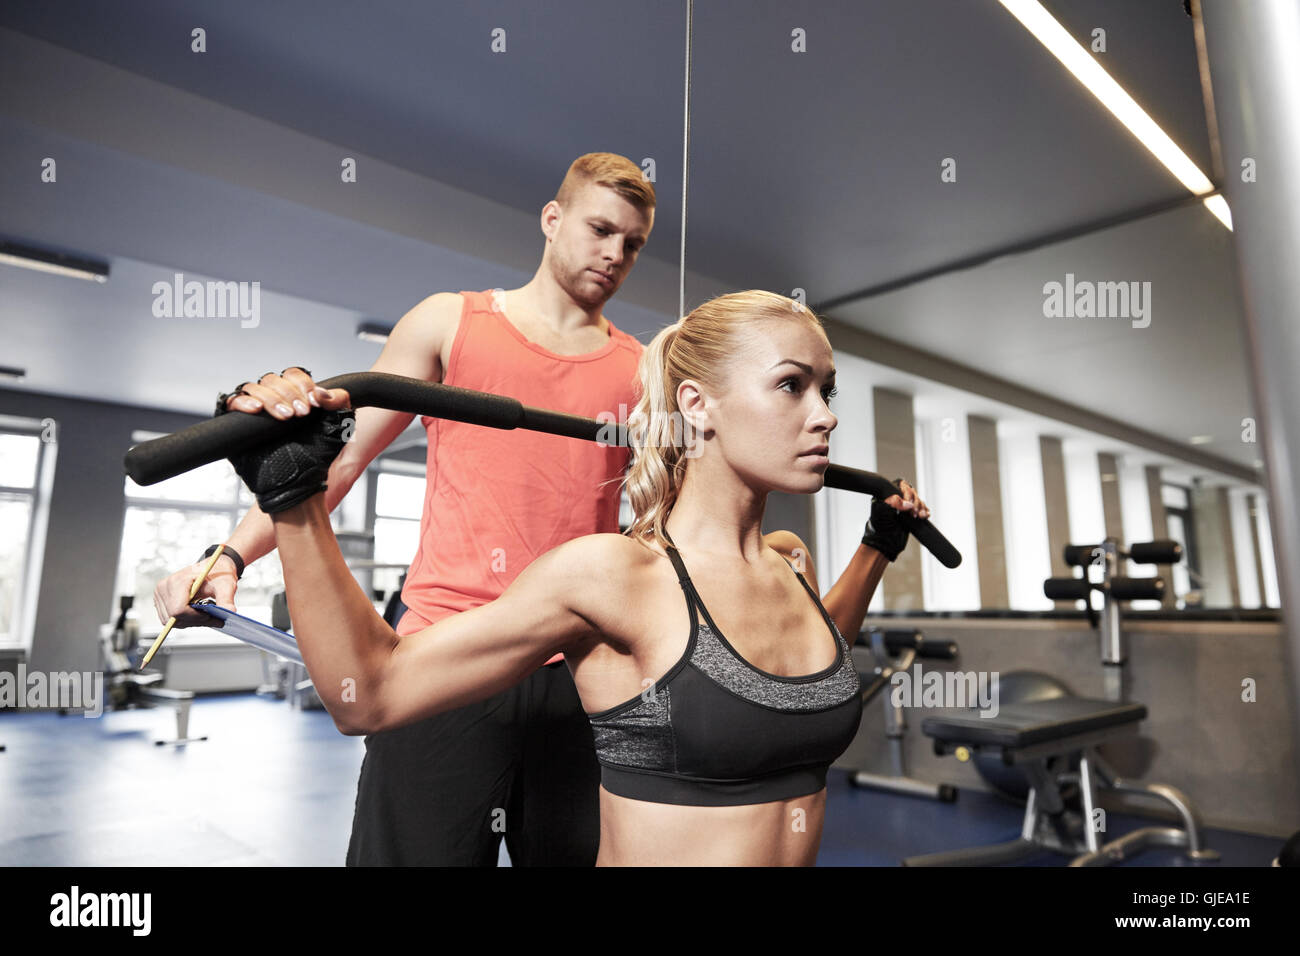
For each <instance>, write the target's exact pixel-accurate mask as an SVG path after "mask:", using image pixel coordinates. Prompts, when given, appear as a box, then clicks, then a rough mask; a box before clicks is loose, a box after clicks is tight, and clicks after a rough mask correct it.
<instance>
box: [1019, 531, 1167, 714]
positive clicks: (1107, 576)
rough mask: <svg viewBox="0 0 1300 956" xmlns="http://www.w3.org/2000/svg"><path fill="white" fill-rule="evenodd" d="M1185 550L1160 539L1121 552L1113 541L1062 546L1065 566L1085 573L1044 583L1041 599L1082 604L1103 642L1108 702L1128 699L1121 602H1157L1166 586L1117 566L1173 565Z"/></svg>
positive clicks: (1161, 582) (1104, 683) (1126, 652)
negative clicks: (1097, 572) (1093, 573)
mask: <svg viewBox="0 0 1300 956" xmlns="http://www.w3.org/2000/svg"><path fill="white" fill-rule="evenodd" d="M1182 556H1183V548H1182V545H1180V544H1179V543H1178V542H1177V541H1172V540H1169V539H1160V540H1156V541H1143V542H1140V543H1138V544H1133V545H1130V546H1129V549H1128V550H1127V551H1125V550H1124V549H1122V548H1121V547H1120V545H1119V542H1118V540H1116V539H1115V538H1107V539H1106V540H1104V541H1103V542H1102V543H1101V544H1087V545H1066V547H1065V563H1066V564H1067V565H1069V566H1071V567H1077V568H1082V569H1083V577H1070V578H1048V579H1047V580H1046V581H1044V582H1043V593H1044V594H1046V595H1047V596H1048V597H1049V598H1051V599H1052V600H1054V601H1070V600H1082V601H1083V602H1084V604H1085V606H1086V607H1085V612H1086V613H1087V615H1088V621H1089V623H1090V624H1091V625H1092V627H1093V628H1094V629H1096V630H1097V633H1098V635H1099V637H1100V639H1101V666H1102V687H1103V694H1104V695H1105V697H1106V699H1107V700H1124V699H1126V697H1127V696H1128V687H1127V685H1126V683H1125V670H1124V665H1125V664H1126V663H1127V662H1128V649H1127V647H1126V646H1125V644H1124V632H1123V629H1122V628H1121V627H1120V602H1121V601H1138V600H1157V601H1158V600H1161V599H1162V598H1163V597H1164V594H1165V582H1164V581H1163V580H1161V579H1160V578H1156V577H1152V578H1130V577H1126V576H1124V575H1122V574H1120V568H1121V565H1120V563H1119V562H1120V560H1121V559H1122V558H1127V559H1129V560H1130V561H1132V562H1134V563H1135V564H1177V563H1178V562H1179V561H1181V560H1182ZM1092 567H1097V568H1100V569H1101V580H1100V581H1096V582H1094V581H1091V580H1090V579H1089V577H1088V569H1089V568H1092ZM1094 591H1095V592H1097V593H1099V594H1100V595H1101V609H1100V611H1097V610H1094V609H1093V606H1092V594H1093V592H1094Z"/></svg>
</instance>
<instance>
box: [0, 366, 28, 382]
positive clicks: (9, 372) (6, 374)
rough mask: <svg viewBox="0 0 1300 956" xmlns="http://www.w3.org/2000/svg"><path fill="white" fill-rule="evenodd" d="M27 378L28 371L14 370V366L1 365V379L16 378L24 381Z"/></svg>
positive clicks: (22, 369) (23, 369)
mask: <svg viewBox="0 0 1300 956" xmlns="http://www.w3.org/2000/svg"><path fill="white" fill-rule="evenodd" d="M26 377H27V369H25V368H14V366H12V365H0V378H14V379H17V380H18V381H20V382H21V381H22V380H23V379H25V378H26Z"/></svg>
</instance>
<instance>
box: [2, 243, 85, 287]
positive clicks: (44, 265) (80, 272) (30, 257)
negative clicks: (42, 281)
mask: <svg viewBox="0 0 1300 956" xmlns="http://www.w3.org/2000/svg"><path fill="white" fill-rule="evenodd" d="M0 262H2V263H4V264H5V265H10V266H21V267H22V268H24V269H35V270H36V271H37V272H49V273H52V274H54V275H60V276H71V277H72V278H74V279H90V280H92V281H94V282H107V281H108V263H107V262H97V261H95V260H94V259H82V258H79V257H78V256H65V255H63V254H62V253H59V252H47V251H45V250H44V249H33V248H31V247H30V246H20V245H18V244H17V243H15V242H0Z"/></svg>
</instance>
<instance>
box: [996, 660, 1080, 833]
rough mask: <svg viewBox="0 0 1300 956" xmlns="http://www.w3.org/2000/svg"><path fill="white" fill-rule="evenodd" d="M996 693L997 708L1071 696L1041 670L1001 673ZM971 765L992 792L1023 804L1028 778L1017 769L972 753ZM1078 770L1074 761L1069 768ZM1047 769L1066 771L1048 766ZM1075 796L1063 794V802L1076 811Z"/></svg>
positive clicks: (1069, 692)
mask: <svg viewBox="0 0 1300 956" xmlns="http://www.w3.org/2000/svg"><path fill="white" fill-rule="evenodd" d="M997 693H998V705H999V706H1006V705H1008V704H1028V703H1031V702H1033V701H1038V700H1059V699H1060V698H1062V697H1073V696H1074V691H1072V690H1071V689H1070V688H1069V687H1068V686H1066V684H1065V682H1064V681H1061V680H1058V679H1057V678H1056V677H1053V676H1052V675H1051V674H1044V673H1043V672H1041V671H1011V672H1010V673H1007V674H1000V675H998V691H997ZM972 762H973V763H974V764H975V769H976V770H977V771H978V772H979V775H980V776H981V777H983V778H984V782H985V783H987V784H988V785H989V786H990V787H992V788H993V789H994V790H996V791H998V792H999V793H1001V794H1003V795H1005V796H1007V797H1009V798H1011V799H1012V800H1015V801H1016V802H1017V803H1023V802H1024V801H1025V800H1026V799H1027V798H1028V796H1029V778H1028V777H1026V776H1025V773H1024V771H1023V770H1022V769H1021V768H1020V767H1017V766H1008V765H1007V764H1005V763H1003V762H1002V760H1001V759H999V758H998V757H997V756H994V755H993V754H986V753H980V754H974V755H973V756H972ZM1078 767H1079V764H1078V761H1075V762H1074V764H1073V766H1071V767H1069V769H1072V770H1077V769H1078ZM1048 769H1049V770H1061V769H1065V768H1064V767H1059V766H1056V765H1049V767H1048ZM1077 796H1078V794H1077V792H1075V793H1073V794H1066V795H1065V799H1066V800H1067V802H1070V803H1071V804H1072V805H1073V806H1072V808H1073V809H1077Z"/></svg>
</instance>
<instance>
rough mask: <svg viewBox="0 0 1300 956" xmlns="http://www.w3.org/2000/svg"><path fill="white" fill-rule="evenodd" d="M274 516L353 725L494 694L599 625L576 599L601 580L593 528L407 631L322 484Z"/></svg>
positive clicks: (301, 630) (324, 698)
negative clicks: (486, 597)
mask: <svg viewBox="0 0 1300 956" xmlns="http://www.w3.org/2000/svg"><path fill="white" fill-rule="evenodd" d="M271 517H272V521H273V523H274V525H275V539H276V546H277V547H278V548H279V550H280V560H281V563H282V564H283V567H284V583H285V592H286V597H287V600H288V604H289V615H290V618H291V619H292V620H293V625H294V635H295V636H296V637H297V640H298V646H299V648H300V649H301V650H302V656H303V662H304V663H305V664H306V666H307V672H308V673H309V674H310V675H311V678H312V681H313V683H314V684H315V685H316V691H317V693H318V694H319V695H320V698H321V702H322V703H323V704H324V705H325V708H326V709H327V710H328V711H329V713H330V716H331V717H333V718H334V723H335V725H336V726H337V727H338V728H339V730H340V731H342V732H343V733H345V734H349V735H357V734H370V733H377V732H379V731H382V730H389V729H392V728H394V727H401V726H404V725H406V724H410V723H414V722H415V721H417V720H421V719H423V718H425V717H428V716H431V715H432V714H436V713H439V712H441V711H445V710H452V709H455V708H457V707H461V706H464V705H465V704H468V703H471V702H473V701H476V700H481V699H483V698H485V697H490V696H491V695H493V694H496V693H500V692H501V691H503V690H505V689H506V688H508V687H511V686H513V685H514V684H517V683H519V682H520V681H521V680H523V679H524V678H525V677H527V676H528V675H529V674H530V673H532V671H534V670H535V669H536V668H538V667H540V666H541V665H542V664H543V663H545V662H546V659H547V658H548V657H550V656H551V655H552V654H554V653H555V652H556V651H565V650H568V649H570V648H573V647H574V646H576V645H577V644H579V643H580V642H582V641H584V640H589V639H594V638H595V636H596V634H597V630H596V628H595V627H594V625H592V624H591V623H590V621H589V620H588V618H587V617H585V616H584V615H583V614H582V613H580V611H579V610H578V607H579V605H580V604H581V602H582V598H583V595H584V594H585V593H587V592H588V591H589V590H590V587H591V582H592V581H593V580H594V578H593V576H592V574H591V573H590V570H589V558H590V556H591V555H592V553H593V550H594V549H593V547H592V545H591V543H590V542H589V541H588V539H584V538H578V539H575V540H573V541H569V542H566V543H565V544H562V545H560V546H559V547H557V548H554V549H552V550H551V551H548V552H547V553H546V554H544V555H542V556H541V557H539V558H538V559H537V560H536V561H534V562H533V563H532V564H530V565H529V566H528V567H527V568H525V569H524V570H523V571H522V572H521V573H520V575H519V576H518V577H517V578H516V579H515V580H514V582H513V583H511V585H510V587H508V588H507V589H506V591H505V593H503V594H502V595H501V597H499V598H498V599H497V600H495V601H493V602H492V603H490V604H486V605H484V606H482V607H479V608H474V609H473V610H470V611H464V612H462V613H460V614H454V615H452V616H450V617H448V618H445V619H443V620H441V621H439V622H438V623H436V624H434V625H433V626H432V627H428V628H425V629H424V630H423V631H420V632H418V633H416V634H411V635H409V636H407V637H403V638H398V636H397V634H396V633H395V632H394V631H393V629H392V628H391V627H389V626H388V625H387V624H386V623H384V620H383V619H382V618H381V617H380V616H379V615H378V614H377V613H376V612H375V609H374V607H373V606H372V605H371V603H370V601H369V600H368V599H367V598H366V596H365V594H364V593H362V591H361V587H360V585H358V584H357V582H356V579H355V578H353V577H352V572H351V571H349V570H348V567H347V565H346V564H345V563H344V561H343V555H342V553H341V552H340V551H339V546H338V539H337V538H336V537H335V536H334V531H333V529H332V528H331V527H330V523H329V513H328V511H327V510H326V507H325V499H324V496H323V495H320V494H317V495H313V496H311V497H310V498H308V499H307V500H306V501H304V502H302V503H301V504H299V505H295V506H294V507H292V508H289V509H287V510H285V511H282V512H279V513H277V514H274V515H272V516H271ZM584 589H586V590H584Z"/></svg>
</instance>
